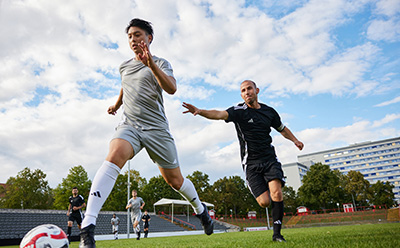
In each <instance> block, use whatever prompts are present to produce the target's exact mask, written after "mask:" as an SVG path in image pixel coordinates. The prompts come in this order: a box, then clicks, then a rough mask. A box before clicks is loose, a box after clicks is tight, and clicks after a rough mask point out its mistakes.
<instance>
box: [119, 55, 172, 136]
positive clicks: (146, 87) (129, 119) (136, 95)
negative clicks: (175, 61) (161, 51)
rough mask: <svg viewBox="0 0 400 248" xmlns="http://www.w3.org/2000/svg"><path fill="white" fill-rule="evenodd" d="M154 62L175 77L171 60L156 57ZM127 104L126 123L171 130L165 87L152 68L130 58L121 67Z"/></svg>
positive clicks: (140, 126)
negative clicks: (165, 100)
mask: <svg viewBox="0 0 400 248" xmlns="http://www.w3.org/2000/svg"><path fill="white" fill-rule="evenodd" d="M153 60H154V62H155V64H156V65H157V66H158V67H159V68H160V69H161V70H162V71H163V72H164V73H165V74H166V75H168V76H172V77H173V76H174V75H173V71H172V67H171V65H170V63H169V62H168V61H167V60H165V59H162V58H158V57H156V56H153ZM119 72H120V74H121V81H122V90H123V97H122V102H123V105H124V113H123V117H122V118H123V123H126V124H129V125H132V126H134V127H137V128H141V129H143V130H150V129H169V128H168V120H167V118H166V116H165V112H164V100H163V97H162V91H163V90H162V88H161V86H160V85H159V84H158V82H157V79H156V77H155V76H154V74H153V72H152V71H151V69H150V68H148V67H147V66H145V65H144V64H143V63H142V62H141V61H138V60H135V59H130V60H128V61H126V62H124V63H122V64H121V66H120V68H119Z"/></svg>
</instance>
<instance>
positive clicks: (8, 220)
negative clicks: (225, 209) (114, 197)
mask: <svg viewBox="0 0 400 248" xmlns="http://www.w3.org/2000/svg"><path fill="white" fill-rule="evenodd" d="M113 213H116V214H117V216H118V217H119V218H120V221H121V223H120V225H119V233H120V234H122V233H127V214H126V212H100V214H99V216H98V218H97V224H96V230H95V234H96V235H104V234H111V217H112V215H113ZM150 217H151V221H150V227H149V232H150V233H152V232H175V231H187V229H185V228H183V227H181V226H179V225H175V224H174V223H171V222H170V221H168V220H165V219H163V218H160V217H159V216H157V215H152V214H150ZM181 219H183V220H187V218H186V216H183V217H182V218H181ZM67 221H68V217H67V215H66V211H64V210H29V209H27V210H21V209H0V243H6V241H7V240H14V242H15V240H21V239H22V238H23V237H24V235H25V234H26V233H27V232H28V231H29V230H31V229H32V228H33V227H36V226H38V225H42V224H54V225H57V226H59V227H60V228H61V229H63V230H64V231H65V232H67ZM189 223H190V224H192V225H194V226H195V227H196V229H197V230H202V229H203V228H202V226H201V224H200V220H199V219H198V218H196V217H195V216H190V218H189ZM140 227H141V230H142V231H143V224H142V223H140ZM129 229H130V233H133V227H132V225H130V227H129ZM226 229H227V227H225V226H223V225H220V224H218V223H217V222H215V224H214V230H222V231H225V230H226ZM72 236H73V237H75V238H77V237H78V236H79V229H78V228H77V226H76V223H74V225H73V227H72ZM10 244H11V243H10Z"/></svg>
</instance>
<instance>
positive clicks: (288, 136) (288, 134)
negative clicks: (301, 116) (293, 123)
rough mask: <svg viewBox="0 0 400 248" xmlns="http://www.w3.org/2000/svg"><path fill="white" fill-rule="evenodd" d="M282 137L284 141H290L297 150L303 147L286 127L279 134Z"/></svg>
mask: <svg viewBox="0 0 400 248" xmlns="http://www.w3.org/2000/svg"><path fill="white" fill-rule="evenodd" d="M280 133H281V134H282V136H283V137H285V138H286V139H288V140H290V141H292V142H293V143H294V144H295V146H297V148H299V150H302V149H303V147H304V144H303V142H301V141H299V140H298V139H297V138H296V136H294V134H293V133H292V132H291V131H290V129H289V128H288V127H285V128H284V129H283V130H282V131H281V132H280Z"/></svg>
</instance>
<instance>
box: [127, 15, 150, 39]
mask: <svg viewBox="0 0 400 248" xmlns="http://www.w3.org/2000/svg"><path fill="white" fill-rule="evenodd" d="M131 27H138V28H141V29H143V30H144V31H146V33H147V34H150V35H153V27H152V26H151V22H148V21H145V20H142V19H139V18H135V19H132V20H131V21H130V22H129V24H128V26H127V27H126V29H125V32H126V33H128V31H129V29H130V28H131Z"/></svg>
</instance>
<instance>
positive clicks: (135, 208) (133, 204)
mask: <svg viewBox="0 0 400 248" xmlns="http://www.w3.org/2000/svg"><path fill="white" fill-rule="evenodd" d="M144 205H145V203H144V201H143V199H142V197H138V196H137V191H136V190H132V198H131V199H129V201H128V204H127V205H126V209H128V208H130V209H131V220H132V225H133V231H134V232H135V233H136V235H137V239H138V240H139V239H140V226H139V222H140V219H141V217H142V209H143V207H144Z"/></svg>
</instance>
